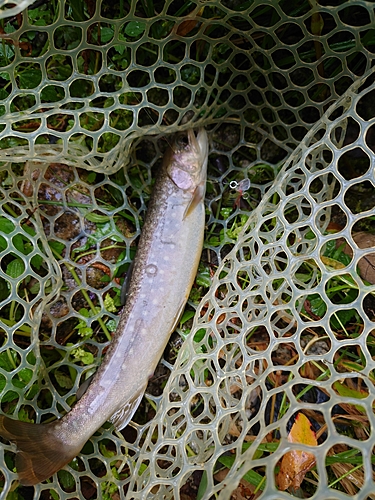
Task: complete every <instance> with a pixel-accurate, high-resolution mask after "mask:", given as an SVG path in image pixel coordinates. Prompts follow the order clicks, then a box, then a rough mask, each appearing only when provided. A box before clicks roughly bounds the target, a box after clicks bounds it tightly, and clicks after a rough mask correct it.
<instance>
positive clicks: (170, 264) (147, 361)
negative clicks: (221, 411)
mask: <svg viewBox="0 0 375 500" xmlns="http://www.w3.org/2000/svg"><path fill="white" fill-rule="evenodd" d="M207 158H208V137H207V133H206V131H205V130H204V129H203V128H202V129H199V130H198V131H197V134H196V133H195V132H194V130H193V129H190V130H188V132H187V136H186V134H185V136H181V135H179V136H177V137H176V138H175V140H174V141H173V144H172V145H171V146H169V147H168V149H167V151H166V153H165V154H164V157H163V161H162V165H161V168H160V170H159V172H158V174H157V176H156V180H155V185H154V188H153V191H152V195H151V198H150V201H149V205H148V209H147V214H146V218H145V222H144V226H143V228H142V232H141V236H140V240H139V245H138V248H137V252H136V256H135V259H134V265H133V270H132V275H131V277H130V281H129V285H128V291H127V298H126V303H125V306H124V308H123V310H122V312H121V316H120V320H119V323H118V326H117V329H116V332H115V334H114V337H113V339H112V341H111V343H110V346H109V348H108V350H107V353H106V355H105V356H104V359H103V361H102V364H101V365H100V367H99V368H98V370H97V372H96V373H95V375H94V378H93V380H92V382H91V384H90V385H89V386H88V388H87V390H86V392H85V393H84V394H83V395H82V397H81V398H80V399H79V400H78V401H77V402H76V404H75V405H74V406H73V408H72V409H71V410H70V411H69V412H68V413H67V414H66V415H64V416H63V417H62V418H61V419H58V420H56V421H54V422H51V423H47V424H33V423H27V422H20V421H17V420H15V419H12V418H10V417H8V416H5V415H1V416H0V435H1V436H2V437H3V438H5V439H6V440H8V441H10V442H13V443H15V445H16V448H17V452H16V457H15V465H16V469H17V473H18V479H19V481H20V483H21V484H22V485H24V486H32V485H35V484H38V483H40V482H42V481H44V480H46V479H48V478H49V477H51V476H52V475H53V474H54V473H55V472H57V471H59V470H60V469H61V468H62V467H64V466H65V465H66V464H67V463H69V462H70V461H71V460H73V459H74V457H76V456H77V455H78V454H79V452H80V451H81V449H82V447H83V446H84V444H85V443H86V442H87V441H88V439H90V437H91V436H92V435H93V434H94V433H95V432H96V431H97V430H98V429H99V428H100V427H101V426H102V425H103V424H104V423H105V422H107V421H110V422H112V423H113V424H114V425H115V427H116V428H117V429H122V428H124V427H125V426H126V425H127V424H128V423H129V421H130V420H131V418H132V416H133V415H134V413H135V411H136V409H137V407H138V405H139V404H140V402H141V400H142V397H143V394H144V392H145V390H146V387H147V383H148V380H149V379H150V377H151V376H152V375H153V373H154V370H155V368H156V366H157V364H158V362H159V360H160V358H161V356H162V354H163V351H164V349H165V346H166V344H167V342H168V340H169V337H170V335H171V333H172V332H173V331H174V330H175V328H176V326H177V324H178V321H179V320H180V318H181V315H182V312H183V310H184V308H185V305H186V302H187V299H188V297H189V294H190V291H191V288H192V285H193V282H194V279H195V276H196V273H197V269H198V264H199V260H200V256H201V253H202V248H203V238H204V227H205V207H204V197H205V189H206V177H207Z"/></svg>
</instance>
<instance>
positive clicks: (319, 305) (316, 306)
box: [307, 294, 327, 318]
mask: <svg viewBox="0 0 375 500" xmlns="http://www.w3.org/2000/svg"><path fill="white" fill-rule="evenodd" d="M307 299H308V300H309V301H310V308H311V312H312V313H313V314H315V315H316V316H319V318H322V317H323V316H324V315H325V313H326V310H327V304H326V303H325V302H324V300H323V299H322V298H321V296H320V295H318V294H314V295H309V296H308V297H307Z"/></svg>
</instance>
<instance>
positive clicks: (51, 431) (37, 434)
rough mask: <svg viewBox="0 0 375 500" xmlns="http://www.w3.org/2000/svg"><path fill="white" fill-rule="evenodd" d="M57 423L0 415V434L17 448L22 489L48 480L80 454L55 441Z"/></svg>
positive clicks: (18, 470) (17, 463)
mask: <svg viewBox="0 0 375 500" xmlns="http://www.w3.org/2000/svg"><path fill="white" fill-rule="evenodd" d="M58 423H59V422H53V423H51V424H30V423H27V422H19V421H18V420H13V419H11V418H8V417H5V416H3V415H2V416H0V435H1V436H2V437H3V438H5V439H7V440H8V441H11V442H12V443H15V444H16V446H17V450H18V451H17V454H16V468H17V472H18V477H19V480H20V483H21V484H23V485H24V486H33V485H34V484H37V483H40V482H41V481H44V480H45V479H48V478H49V477H51V476H52V474H54V473H55V472H57V471H58V470H60V469H61V468H62V467H64V465H66V464H67V463H68V462H70V461H71V460H72V459H73V458H74V457H75V456H76V455H77V454H78V453H79V452H80V448H78V450H77V448H76V447H74V449H73V447H70V446H66V445H64V443H63V442H62V441H61V440H59V439H58V438H57V436H56V432H55V428H56V425H57V424H58Z"/></svg>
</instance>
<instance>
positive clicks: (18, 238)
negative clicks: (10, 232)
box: [12, 234, 26, 255]
mask: <svg viewBox="0 0 375 500" xmlns="http://www.w3.org/2000/svg"><path fill="white" fill-rule="evenodd" d="M12 241H13V245H14V248H15V249H16V250H18V251H19V252H20V253H23V254H24V255H26V251H25V244H24V240H23V238H22V235H21V234H16V235H15V236H14V237H13V240H12Z"/></svg>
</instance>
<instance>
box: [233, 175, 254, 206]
mask: <svg viewBox="0 0 375 500" xmlns="http://www.w3.org/2000/svg"><path fill="white" fill-rule="evenodd" d="M250 186H251V182H250V179H248V178H246V179H242V181H240V182H237V181H230V183H229V187H230V188H231V189H234V191H237V193H238V195H237V198H236V199H235V200H234V203H233V207H238V208H241V206H240V205H241V200H242V199H243V200H247V199H249V193H246V192H245V191H247V190H248V189H250Z"/></svg>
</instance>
